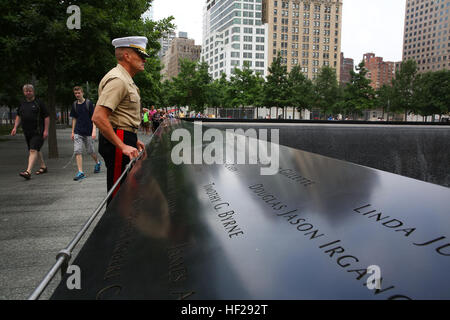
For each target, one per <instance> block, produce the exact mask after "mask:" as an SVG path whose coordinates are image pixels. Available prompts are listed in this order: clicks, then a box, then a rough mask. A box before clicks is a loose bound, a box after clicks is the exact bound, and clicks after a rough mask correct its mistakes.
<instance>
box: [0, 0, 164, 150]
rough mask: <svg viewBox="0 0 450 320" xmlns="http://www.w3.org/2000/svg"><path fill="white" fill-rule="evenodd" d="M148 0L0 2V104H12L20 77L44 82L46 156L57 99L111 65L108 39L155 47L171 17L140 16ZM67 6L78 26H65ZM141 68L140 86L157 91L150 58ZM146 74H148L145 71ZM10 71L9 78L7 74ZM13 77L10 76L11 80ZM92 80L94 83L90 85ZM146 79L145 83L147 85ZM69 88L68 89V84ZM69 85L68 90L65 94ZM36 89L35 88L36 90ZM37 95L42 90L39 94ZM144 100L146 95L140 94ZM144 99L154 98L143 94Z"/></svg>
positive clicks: (53, 137)
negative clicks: (76, 11)
mask: <svg viewBox="0 0 450 320" xmlns="http://www.w3.org/2000/svg"><path fill="white" fill-rule="evenodd" d="M151 2H152V0H130V1H122V0H77V1H65V0H62V1H54V0H21V1H18V0H12V1H2V2H0V12H1V14H2V17H1V19H0V21H1V22H0V54H1V56H2V57H4V58H5V60H6V61H8V63H7V64H2V66H1V70H0V71H1V72H0V74H2V76H0V87H2V88H8V89H7V90H5V91H3V89H2V93H1V95H0V97H1V99H2V101H1V102H2V103H8V104H10V103H14V104H16V105H17V103H18V101H17V98H16V97H19V96H20V94H14V89H13V88H16V91H15V92H20V89H21V86H22V85H23V83H24V81H25V80H26V81H25V82H32V80H33V79H36V81H35V83H38V84H39V85H45V90H44V92H45V98H46V101H47V106H48V109H49V112H50V131H49V156H50V157H57V156H58V147H57V143H56V127H55V115H56V104H57V103H59V104H67V103H68V102H69V101H73V99H74V98H73V94H72V92H71V90H70V89H71V88H72V87H73V85H75V84H84V83H86V82H88V83H91V84H92V85H93V86H96V85H97V84H98V83H99V82H100V80H101V78H102V77H103V75H104V74H105V73H106V72H107V71H108V70H109V69H110V68H112V67H113V66H114V65H115V58H114V50H113V47H112V45H111V40H112V39H114V38H117V37H125V36H131V35H144V36H147V38H149V47H150V48H151V49H150V52H151V53H153V54H152V59H153V60H154V59H156V58H155V56H156V55H155V54H156V52H157V51H158V49H159V44H158V42H157V39H158V38H159V37H160V35H161V33H162V32H164V31H165V30H168V29H169V28H171V27H173V25H172V24H171V20H172V18H168V19H164V20H161V21H159V22H153V21H149V20H146V21H144V20H142V19H141V16H142V14H143V13H144V12H145V11H147V9H148V8H149V7H150V5H151ZM70 5H77V6H79V8H80V13H81V26H80V27H81V28H80V29H69V28H68V27H67V20H68V18H69V17H70V13H69V14H68V13H67V9H68V7H69V6H70ZM150 65H151V66H150V67H148V68H146V70H147V72H146V74H144V75H143V76H141V77H142V81H141V86H142V88H141V89H143V90H144V91H146V90H148V91H149V92H151V91H152V90H153V91H154V92H155V94H157V93H158V84H157V83H158V82H159V79H158V78H157V76H155V75H156V70H157V69H158V68H157V67H155V64H154V63H151V64H150ZM149 74H151V76H149ZM5 75H9V79H8V77H7V76H5ZM11 80H12V81H11ZM94 84H95V85H94ZM146 84H148V85H146ZM68 88H70V89H68ZM69 90H70V94H69ZM37 93H38V94H39V93H40V92H37ZM40 95H41V97H42V94H40ZM145 99H147V98H145ZM148 99H149V102H150V101H151V100H152V99H153V100H154V99H155V98H154V97H153V98H152V97H150V98H148Z"/></svg>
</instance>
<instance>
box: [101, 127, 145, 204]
mask: <svg viewBox="0 0 450 320" xmlns="http://www.w3.org/2000/svg"><path fill="white" fill-rule="evenodd" d="M114 131H115V132H116V134H117V136H118V137H119V139H120V140H122V141H123V142H124V143H125V144H127V145H129V146H132V147H134V148H137V135H136V134H135V133H133V132H129V131H124V130H118V129H116V130H114ZM98 153H100V155H101V156H102V157H103V160H105V165H106V185H107V189H108V192H109V190H110V189H111V188H112V186H113V185H114V183H116V181H117V180H118V179H119V178H120V176H121V175H122V172H123V171H125V168H126V166H127V165H128V163H129V162H130V158H129V157H128V156H125V155H123V153H122V151H121V150H120V149H119V148H116V146H114V145H113V144H112V143H111V142H109V140H108V139H106V138H105V137H104V136H103V135H102V134H101V133H100V135H99V138H98ZM122 181H124V180H122ZM119 188H120V184H119V185H118V186H117V188H116V189H115V191H114V193H113V195H112V196H111V197H110V198H109V199H108V204H109V202H110V201H111V200H112V198H113V197H114V196H115V195H116V193H117V191H118V190H119Z"/></svg>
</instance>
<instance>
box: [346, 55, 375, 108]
mask: <svg viewBox="0 0 450 320" xmlns="http://www.w3.org/2000/svg"><path fill="white" fill-rule="evenodd" d="M356 70H357V71H359V72H358V73H356V72H355V71H353V70H352V71H350V76H351V80H350V82H349V83H347V85H346V86H345V88H344V92H343V100H342V102H343V108H340V109H341V110H340V112H341V113H342V112H344V113H346V114H349V113H353V114H357V115H362V113H363V111H365V110H371V109H373V108H374V106H375V91H374V89H373V88H372V87H371V86H370V79H367V78H366V75H367V72H368V70H367V69H366V68H365V67H364V61H362V62H361V63H360V64H359V65H358V67H356Z"/></svg>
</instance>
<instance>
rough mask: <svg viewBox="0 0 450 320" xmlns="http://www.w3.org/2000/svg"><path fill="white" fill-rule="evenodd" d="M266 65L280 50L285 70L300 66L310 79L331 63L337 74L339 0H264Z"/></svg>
mask: <svg viewBox="0 0 450 320" xmlns="http://www.w3.org/2000/svg"><path fill="white" fill-rule="evenodd" d="M263 6H264V10H263V11H264V18H263V21H264V23H267V25H268V33H267V38H268V47H269V48H268V64H269V65H270V64H271V63H272V61H273V59H275V58H276V57H277V55H278V54H279V53H280V55H281V58H282V59H283V63H284V64H285V65H287V68H288V71H290V70H291V69H292V67H293V66H297V65H298V66H300V67H301V70H302V72H303V73H304V74H305V75H307V76H308V78H310V79H315V78H316V76H317V75H318V73H319V71H320V68H322V67H323V66H330V67H331V68H334V69H335V70H336V75H337V78H338V79H339V78H340V77H339V75H340V53H341V28H342V23H341V21H342V0H289V1H288V0H263Z"/></svg>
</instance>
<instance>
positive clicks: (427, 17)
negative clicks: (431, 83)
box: [403, 0, 450, 72]
mask: <svg viewBox="0 0 450 320" xmlns="http://www.w3.org/2000/svg"><path fill="white" fill-rule="evenodd" d="M449 11H450V0H407V1H406V8H405V27H404V35H403V61H406V60H409V59H412V60H415V61H416V63H417V67H418V70H419V72H427V71H437V70H442V69H450V26H449V23H450V21H449V20H450V18H449V17H450V13H449Z"/></svg>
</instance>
